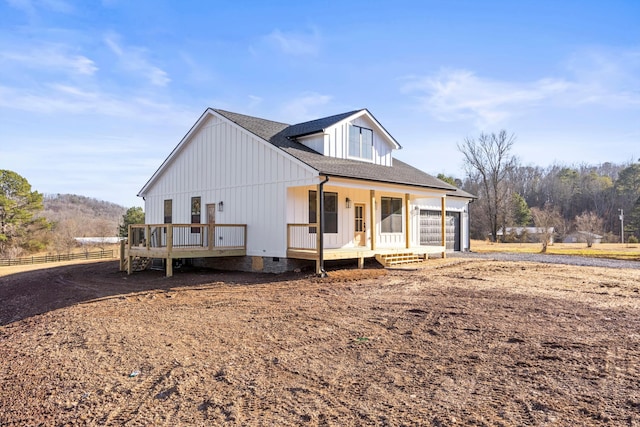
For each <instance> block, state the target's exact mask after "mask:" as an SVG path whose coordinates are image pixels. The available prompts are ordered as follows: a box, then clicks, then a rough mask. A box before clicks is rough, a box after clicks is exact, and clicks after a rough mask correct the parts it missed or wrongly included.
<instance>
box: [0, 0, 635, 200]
mask: <svg viewBox="0 0 640 427" xmlns="http://www.w3.org/2000/svg"><path fill="white" fill-rule="evenodd" d="M207 107H214V108H222V109H226V110H230V111H235V112H239V113H244V114H249V115H255V116H259V117H263V118H267V119H271V120H276V121H282V122H287V123H297V122H301V121H305V120H311V119H314V118H319V117H323V116H327V115H332V114H337V113H341V112H345V111H349V110H352V109H358V108H368V109H369V110H370V111H371V112H372V113H373V114H374V116H376V118H377V119H378V120H379V121H380V122H381V123H382V124H383V125H384V126H385V127H386V128H387V130H388V131H389V132H390V133H391V134H392V135H393V136H394V137H395V138H396V139H397V140H398V141H399V142H400V144H401V145H402V146H403V149H402V150H400V151H399V152H398V153H397V155H396V157H397V158H399V159H401V160H404V161H407V162H409V163H411V164H413V165H414V166H417V167H419V168H421V169H423V170H425V171H427V172H429V173H431V174H433V175H436V174H438V173H441V172H442V173H446V174H447V175H453V176H456V177H460V178H461V177H462V176H463V174H464V173H463V168H462V155H461V154H460V152H459V151H458V150H457V148H456V147H457V144H458V143H459V142H461V141H462V140H463V139H464V138H465V137H475V136H477V135H478V134H479V133H480V132H497V131H499V130H500V129H506V130H507V131H509V132H513V133H515V134H516V135H517V142H516V144H515V146H514V151H513V154H515V155H516V156H518V157H519V158H520V161H521V162H522V163H523V164H531V165H537V166H548V165H551V164H553V163H561V164H568V165H569V164H581V163H588V164H600V163H603V162H607V161H610V162H616V163H624V162H628V161H632V160H637V159H638V158H640V1H637V0H627V1H622V0H608V1H606V2H605V1H599V0H598V1H589V0H581V1H573V0H563V1H557V0H553V1H546V0H538V1H526V0H522V1H512V0H505V1H490V0H484V1H476V0H469V1H456V0H449V1H445V0H441V1H432V0H425V1H402V0H398V1H394V2H390V1H384V2H382V1H376V0H369V1H336V2H331V1H314V0H308V1H277V0H272V1H264V2H257V1H240V0H239V1H237V2H229V1H224V2H223V1H189V0H181V1H162V0H153V1H151V0H149V1H147V0H136V1H131V0H102V1H97V0H96V1H93V0H77V1H72V0H0V169H10V170H13V171H16V172H18V173H19V174H21V175H22V176H24V177H25V178H27V179H28V180H29V182H30V183H31V185H32V187H33V189H35V190H37V191H40V192H42V193H54V194H55V193H75V194H81V195H85V196H89V197H95V198H98V199H101V200H108V201H112V202H116V203H119V204H122V205H124V206H134V205H140V206H141V205H142V200H141V199H138V198H137V197H136V194H137V192H138V190H139V189H140V188H141V187H142V186H143V185H144V184H145V182H146V181H147V179H148V178H149V177H150V176H151V175H152V174H153V172H154V171H155V170H156V168H157V167H158V166H159V165H160V163H161V162H162V161H163V160H164V158H165V157H166V156H167V155H168V154H169V153H170V152H171V150H172V149H173V148H174V147H175V145H176V144H177V143H178V142H179V141H180V139H181V138H182V137H183V136H184V134H185V133H186V132H187V131H188V130H189V128H190V127H191V125H192V124H193V123H194V122H195V121H196V120H197V119H198V117H199V116H200V114H202V112H203V111H204V110H205V109H206V108H207Z"/></svg>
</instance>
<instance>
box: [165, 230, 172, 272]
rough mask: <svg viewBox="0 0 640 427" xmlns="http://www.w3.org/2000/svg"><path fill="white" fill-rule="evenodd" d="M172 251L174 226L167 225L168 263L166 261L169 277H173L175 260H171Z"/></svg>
mask: <svg viewBox="0 0 640 427" xmlns="http://www.w3.org/2000/svg"><path fill="white" fill-rule="evenodd" d="M172 251H173V224H167V261H166V264H167V265H166V270H167V277H171V276H173V258H171V252H172Z"/></svg>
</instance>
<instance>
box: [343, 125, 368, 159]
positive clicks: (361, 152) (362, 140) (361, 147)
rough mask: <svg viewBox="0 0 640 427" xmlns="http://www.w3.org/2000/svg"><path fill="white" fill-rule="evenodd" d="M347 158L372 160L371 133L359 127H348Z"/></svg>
mask: <svg viewBox="0 0 640 427" xmlns="http://www.w3.org/2000/svg"><path fill="white" fill-rule="evenodd" d="M349 157H358V158H360V159H366V160H373V131H372V130H371V129H367V128H363V127H360V126H354V125H351V126H349Z"/></svg>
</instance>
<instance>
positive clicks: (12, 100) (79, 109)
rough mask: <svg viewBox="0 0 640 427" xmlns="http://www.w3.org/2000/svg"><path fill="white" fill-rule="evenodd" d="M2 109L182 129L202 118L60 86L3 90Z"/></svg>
mask: <svg viewBox="0 0 640 427" xmlns="http://www.w3.org/2000/svg"><path fill="white" fill-rule="evenodd" d="M0 109H6V110H19V111H25V112H30V113H38V114H46V115H69V114H71V115H75V114H78V115H83V116H91V115H99V116H108V117H117V118H120V119H134V120H141V121H148V122H162V123H167V124H169V123H173V124H178V125H180V126H187V125H188V124H189V123H190V122H192V121H193V117H196V116H197V114H198V113H197V112H196V111H190V110H188V109H185V108H182V107H180V106H175V105H170V104H166V103H162V102H158V101H156V100H154V99H151V98H145V97H141V96H132V95H131V94H122V95H116V94H111V93H104V92H101V91H99V90H86V89H83V88H81V87H77V86H72V85H66V84H59V83H54V84H49V85H43V86H40V87H36V88H32V89H22V88H12V87H7V86H0Z"/></svg>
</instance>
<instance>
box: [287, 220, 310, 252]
mask: <svg viewBox="0 0 640 427" xmlns="http://www.w3.org/2000/svg"><path fill="white" fill-rule="evenodd" d="M317 230H318V224H287V248H288V249H293V250H311V251H315V250H317V248H318V234H317Z"/></svg>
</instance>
